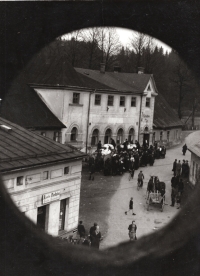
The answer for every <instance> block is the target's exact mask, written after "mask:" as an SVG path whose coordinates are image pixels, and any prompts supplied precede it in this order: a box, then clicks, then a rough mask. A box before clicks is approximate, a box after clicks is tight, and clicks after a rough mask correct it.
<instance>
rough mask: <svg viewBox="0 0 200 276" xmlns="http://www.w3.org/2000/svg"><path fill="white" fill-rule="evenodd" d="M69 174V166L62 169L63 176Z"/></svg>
mask: <svg viewBox="0 0 200 276" xmlns="http://www.w3.org/2000/svg"><path fill="white" fill-rule="evenodd" d="M67 169H68V172H67V173H66V170H67ZM68 174H69V166H66V167H64V175H68Z"/></svg>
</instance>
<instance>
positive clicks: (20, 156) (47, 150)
mask: <svg viewBox="0 0 200 276" xmlns="http://www.w3.org/2000/svg"><path fill="white" fill-rule="evenodd" d="M2 125H6V126H7V127H9V128H11V130H3V129H2V127H1V126H2ZM83 156H85V154H83V153H82V152H80V151H78V150H77V149H75V148H74V147H72V146H69V145H63V144H60V143H57V142H55V141H53V140H51V139H49V138H46V137H43V136H41V135H38V134H36V133H34V132H32V131H29V130H27V129H25V128H23V127H20V126H18V125H16V124H14V123H11V122H9V121H7V120H5V119H3V118H1V117H0V172H7V171H10V170H14V169H19V168H28V167H32V166H38V165H44V164H48V163H49V164H53V163H55V162H59V161H67V160H69V159H77V158H82V157H83Z"/></svg>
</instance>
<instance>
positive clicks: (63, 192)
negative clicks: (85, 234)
mask: <svg viewBox="0 0 200 276" xmlns="http://www.w3.org/2000/svg"><path fill="white" fill-rule="evenodd" d="M0 148H1V153H0V156H1V157H0V172H1V177H2V180H3V183H4V185H5V187H6V189H7V191H8V193H9V194H10V196H11V198H12V200H13V202H14V203H15V205H16V206H17V207H18V208H19V210H20V211H21V212H23V213H24V215H25V216H27V217H28V218H29V219H30V220H31V221H32V222H34V223H35V224H37V225H38V227H39V228H40V229H41V230H43V231H45V232H46V233H48V234H50V235H52V236H64V235H68V234H69V233H71V232H73V231H75V229H76V228H77V225H78V217H79V202H80V186H81V171H82V159H83V157H84V154H83V153H81V152H80V151H78V150H77V149H76V148H74V147H71V146H68V145H62V144H60V143H57V142H55V141H53V140H51V139H49V138H47V137H43V136H41V135H38V134H37V133H34V132H32V131H29V130H27V129H25V128H23V127H21V126H19V125H16V124H14V123H12V122H10V121H8V120H5V119H3V118H0Z"/></svg>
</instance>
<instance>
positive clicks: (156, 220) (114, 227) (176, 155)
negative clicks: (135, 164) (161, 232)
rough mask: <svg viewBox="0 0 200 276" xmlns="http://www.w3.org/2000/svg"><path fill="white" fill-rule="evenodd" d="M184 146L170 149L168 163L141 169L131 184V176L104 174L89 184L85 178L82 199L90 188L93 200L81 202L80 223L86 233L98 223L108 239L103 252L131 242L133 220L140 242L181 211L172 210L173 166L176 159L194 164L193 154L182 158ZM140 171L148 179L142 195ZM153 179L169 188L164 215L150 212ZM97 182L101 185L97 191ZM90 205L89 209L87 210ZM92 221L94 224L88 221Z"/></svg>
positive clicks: (157, 207)
mask: <svg viewBox="0 0 200 276" xmlns="http://www.w3.org/2000/svg"><path fill="white" fill-rule="evenodd" d="M182 145H183V144H181V145H179V146H176V147H174V148H172V149H168V150H167V153H166V157H165V159H156V160H155V163H154V166H152V167H151V166H149V165H148V166H147V167H141V168H139V169H138V170H136V171H135V175H134V179H131V180H130V181H129V179H128V178H129V173H124V175H123V176H103V175H102V174H101V173H97V174H96V175H95V180H94V181H88V177H83V182H84V183H83V184H82V187H83V188H82V189H83V190H82V192H81V195H83V197H84V192H85V194H86V193H88V192H87V190H85V189H84V186H85V187H87V186H86V185H90V186H89V187H88V188H86V189H89V191H91V196H89V195H87V198H85V201H84V203H83V199H81V203H82V204H81V208H80V219H82V220H83V222H84V223H85V226H86V229H87V228H89V224H90V225H91V226H92V223H93V222H97V223H98V224H99V225H100V231H101V233H102V235H103V236H104V239H103V241H102V242H101V245H100V249H101V250H103V249H106V248H108V247H112V246H116V245H117V244H119V243H121V242H125V241H128V240H129V236H128V226H129V224H131V222H132V220H135V223H136V225H137V238H140V237H142V236H144V235H147V234H149V233H152V232H154V231H157V230H158V229H159V228H161V227H163V226H165V225H166V224H167V223H168V222H169V221H170V220H172V219H173V218H174V217H175V216H176V214H177V212H178V211H179V210H178V209H177V208H176V207H171V206H170V205H171V178H172V176H173V172H172V164H173V162H174V160H175V159H177V160H181V161H182V160H183V159H185V160H188V161H190V152H188V151H187V152H186V156H183V155H182ZM140 170H142V171H143V174H144V177H145V179H144V185H143V188H142V189H140V190H139V191H138V190H137V176H138V173H139V172H140ZM151 175H156V176H158V177H159V179H160V181H163V182H165V184H166V200H165V207H164V211H163V212H161V208H160V205H150V208H149V211H147V204H146V190H147V183H148V181H149V179H150V176H151ZM87 176H88V174H87ZM86 182H87V183H86ZM95 182H97V183H98V184H97V186H96V187H95V188H93V186H95ZM101 185H102V186H101ZM111 186H112V187H113V186H114V187H115V190H114V192H113V193H112V195H111V196H110V197H109V193H110V192H112V190H110V191H109V190H105V189H109V188H110V187H111ZM104 187H105V188H104ZM98 189H99V190H98ZM103 191H104V192H105V193H103ZM99 193H100V196H99ZM95 197H96V198H95ZM107 197H108V198H107ZM131 197H133V202H134V207H133V208H134V213H135V214H136V215H132V213H131V212H130V213H129V212H128V214H127V215H125V211H127V210H128V207H129V200H130V198H131ZM104 199H105V201H104ZM88 201H89V202H88ZM88 204H90V205H88ZM86 205H88V206H89V207H86ZM84 208H86V209H84ZM84 211H85V213H84ZM86 212H87V214H86ZM89 218H90V221H89V220H88V219H89ZM91 218H92V219H93V222H92V220H91ZM103 220H105V221H103ZM88 230H89V229H88Z"/></svg>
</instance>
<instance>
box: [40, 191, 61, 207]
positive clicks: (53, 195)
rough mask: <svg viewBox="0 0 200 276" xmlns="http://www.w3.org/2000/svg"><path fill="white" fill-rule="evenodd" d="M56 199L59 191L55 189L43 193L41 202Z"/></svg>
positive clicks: (58, 197) (45, 202) (58, 196)
mask: <svg viewBox="0 0 200 276" xmlns="http://www.w3.org/2000/svg"><path fill="white" fill-rule="evenodd" d="M58 199H60V191H55V192H52V193H48V194H44V195H43V196H42V203H43V204H47V203H49V202H51V201H55V200H58Z"/></svg>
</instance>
